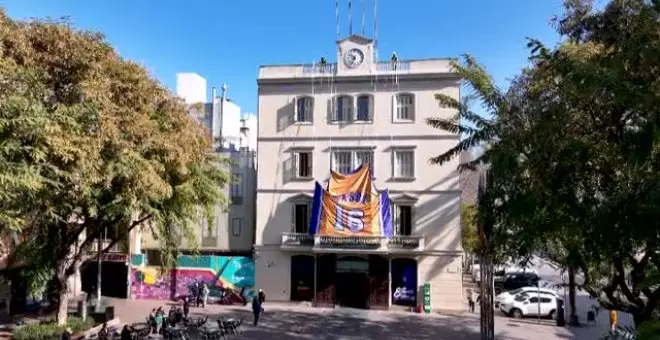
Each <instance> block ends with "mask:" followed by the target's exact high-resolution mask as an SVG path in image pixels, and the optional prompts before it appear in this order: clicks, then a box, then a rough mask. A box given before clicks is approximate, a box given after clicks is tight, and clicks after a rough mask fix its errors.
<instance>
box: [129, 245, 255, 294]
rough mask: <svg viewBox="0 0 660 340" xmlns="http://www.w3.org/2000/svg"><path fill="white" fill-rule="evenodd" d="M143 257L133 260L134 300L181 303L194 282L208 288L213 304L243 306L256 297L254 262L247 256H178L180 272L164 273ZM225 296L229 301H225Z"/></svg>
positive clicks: (132, 257) (141, 255)
mask: <svg viewBox="0 0 660 340" xmlns="http://www.w3.org/2000/svg"><path fill="white" fill-rule="evenodd" d="M147 262H148V261H147V259H146V258H145V256H144V255H143V254H136V255H132V256H131V280H132V281H131V296H132V298H133V299H153V300H156V299H157V300H169V299H180V298H182V297H184V296H188V295H190V293H191V290H190V288H191V287H192V286H193V285H194V283H195V282H198V283H202V282H205V283H206V284H207V286H208V287H209V290H210V294H209V301H210V302H211V303H213V302H218V301H220V300H224V301H225V303H226V302H233V303H237V302H243V301H245V300H244V298H248V299H249V298H250V297H251V296H252V295H253V291H252V289H253V287H254V261H253V260H252V259H251V258H249V257H244V256H211V255H200V256H191V255H183V256H179V258H178V260H177V268H176V269H173V270H170V271H168V272H163V271H162V269H161V268H160V267H157V266H149V265H148V263H147ZM225 293H228V294H229V295H228V298H227V299H223V296H224V295H225Z"/></svg>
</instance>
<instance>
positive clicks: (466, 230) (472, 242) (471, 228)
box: [461, 204, 479, 254]
mask: <svg viewBox="0 0 660 340" xmlns="http://www.w3.org/2000/svg"><path fill="white" fill-rule="evenodd" d="M476 215H477V207H476V206H475V205H474V204H470V205H467V204H464V205H463V206H461V233H462V234H461V239H462V243H463V249H464V250H465V251H467V252H469V253H470V254H476V253H477V250H478V247H479V238H478V236H477V220H476Z"/></svg>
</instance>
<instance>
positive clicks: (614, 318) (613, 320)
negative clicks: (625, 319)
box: [610, 309, 618, 333]
mask: <svg viewBox="0 0 660 340" xmlns="http://www.w3.org/2000/svg"><path fill="white" fill-rule="evenodd" d="M617 323H618V316H617V315H616V311H615V310H614V309H612V310H610V330H611V331H612V333H614V332H616V325H617Z"/></svg>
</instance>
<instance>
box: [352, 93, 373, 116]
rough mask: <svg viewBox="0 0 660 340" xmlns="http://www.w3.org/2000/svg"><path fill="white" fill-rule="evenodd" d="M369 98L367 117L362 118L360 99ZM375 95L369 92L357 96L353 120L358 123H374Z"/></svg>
mask: <svg viewBox="0 0 660 340" xmlns="http://www.w3.org/2000/svg"><path fill="white" fill-rule="evenodd" d="M361 98H367V119H360V116H359V113H360V99H361ZM374 103H375V100H374V95H373V94H369V93H360V94H357V95H356V96H355V107H354V109H353V111H354V116H353V122H356V123H373V120H374V118H373V117H374V114H373V113H374Z"/></svg>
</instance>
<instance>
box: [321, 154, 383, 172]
mask: <svg viewBox="0 0 660 340" xmlns="http://www.w3.org/2000/svg"><path fill="white" fill-rule="evenodd" d="M331 162H332V170H333V171H335V172H338V173H341V174H349V173H351V172H353V171H355V170H357V169H358V168H359V167H360V166H362V164H367V165H369V169H371V174H372V176H373V174H374V152H373V151H372V150H341V151H333V152H332V158H331Z"/></svg>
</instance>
